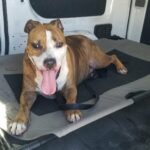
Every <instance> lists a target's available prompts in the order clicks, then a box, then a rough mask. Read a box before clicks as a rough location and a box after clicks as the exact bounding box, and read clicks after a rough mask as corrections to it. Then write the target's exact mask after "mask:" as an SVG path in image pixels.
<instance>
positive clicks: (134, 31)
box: [127, 0, 148, 42]
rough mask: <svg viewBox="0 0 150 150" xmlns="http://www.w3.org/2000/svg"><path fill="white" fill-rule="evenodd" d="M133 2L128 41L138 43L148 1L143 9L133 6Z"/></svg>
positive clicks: (133, 4)
mask: <svg viewBox="0 0 150 150" xmlns="http://www.w3.org/2000/svg"><path fill="white" fill-rule="evenodd" d="M135 1H136V0H133V3H132V9H131V17H130V21H129V30H128V36H127V37H128V39H130V40H133V41H137V42H140V38H141V34H142V29H143V24H144V19H145V14H146V10H147V5H148V0H146V2H145V6H144V7H137V6H135Z"/></svg>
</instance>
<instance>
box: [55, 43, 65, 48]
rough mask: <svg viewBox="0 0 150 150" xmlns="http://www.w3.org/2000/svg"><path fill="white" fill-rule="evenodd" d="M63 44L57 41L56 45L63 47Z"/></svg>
mask: <svg viewBox="0 0 150 150" xmlns="http://www.w3.org/2000/svg"><path fill="white" fill-rule="evenodd" d="M62 46H63V42H56V45H55V47H56V48H61V47H62Z"/></svg>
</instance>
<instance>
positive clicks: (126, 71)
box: [117, 66, 128, 75]
mask: <svg viewBox="0 0 150 150" xmlns="http://www.w3.org/2000/svg"><path fill="white" fill-rule="evenodd" d="M117 71H118V73H120V74H124V75H125V74H127V73H128V69H127V68H126V67H125V66H122V67H120V68H117Z"/></svg>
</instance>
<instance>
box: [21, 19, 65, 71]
mask: <svg viewBox="0 0 150 150" xmlns="http://www.w3.org/2000/svg"><path fill="white" fill-rule="evenodd" d="M24 31H25V32H26V33H28V42H27V48H26V52H27V54H28V56H29V58H30V59H31V61H32V62H33V64H34V65H35V66H36V68H37V69H38V70H40V71H44V70H50V69H56V68H59V67H61V62H62V60H63V59H64V57H65V55H66V50H67V45H66V41H65V37H64V33H63V26H62V23H61V21H60V20H59V19H57V20H53V21H51V22H50V23H46V24H41V23H40V22H38V21H33V20H29V21H28V22H27V23H26V25H25V28H24Z"/></svg>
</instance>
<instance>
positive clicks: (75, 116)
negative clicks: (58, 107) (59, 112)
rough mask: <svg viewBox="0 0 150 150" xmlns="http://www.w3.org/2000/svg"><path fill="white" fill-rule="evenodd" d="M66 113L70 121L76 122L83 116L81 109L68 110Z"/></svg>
mask: <svg viewBox="0 0 150 150" xmlns="http://www.w3.org/2000/svg"><path fill="white" fill-rule="evenodd" d="M65 115H66V118H67V120H68V121H69V122H76V121H78V120H80V119H81V117H82V113H81V111H80V110H66V111H65Z"/></svg>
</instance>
